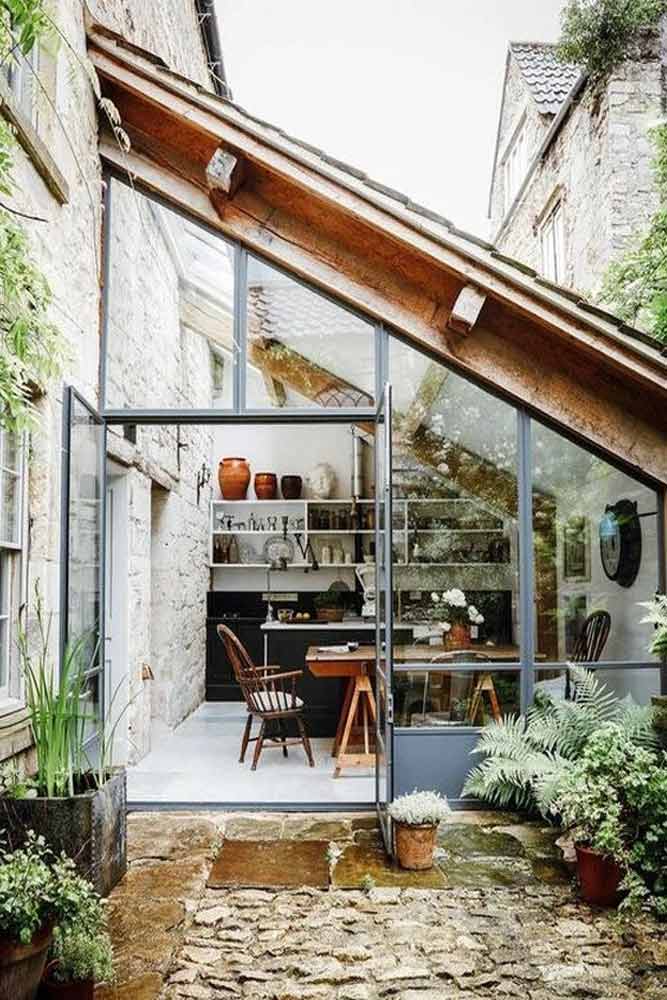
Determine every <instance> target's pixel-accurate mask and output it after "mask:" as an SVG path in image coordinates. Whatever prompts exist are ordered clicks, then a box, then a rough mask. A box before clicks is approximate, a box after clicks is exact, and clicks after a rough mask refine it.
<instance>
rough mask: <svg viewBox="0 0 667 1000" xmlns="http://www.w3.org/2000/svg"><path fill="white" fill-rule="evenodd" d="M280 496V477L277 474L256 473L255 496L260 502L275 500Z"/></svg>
mask: <svg viewBox="0 0 667 1000" xmlns="http://www.w3.org/2000/svg"><path fill="white" fill-rule="evenodd" d="M277 494H278V477H277V476H276V474H275V472H257V473H255V496H256V497H257V499H258V500H275V499H276V496H277Z"/></svg>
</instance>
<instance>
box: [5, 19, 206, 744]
mask: <svg viewBox="0 0 667 1000" xmlns="http://www.w3.org/2000/svg"><path fill="white" fill-rule="evenodd" d="M209 6H210V5H209V4H208V3H206V2H201V0H198V2H195V0H188V2H183V0H168V2H167V3H164V2H160V3H158V2H155V0H127V2H123V3H121V2H119V0H99V2H97V0H93V2H90V3H89V4H88V9H87V10H86V5H85V4H81V3H80V2H79V0H61V2H59V3H58V4H57V5H54V15H53V16H54V19H55V25H56V27H55V29H54V31H53V33H52V36H51V37H49V38H48V39H47V40H46V41H45V42H44V44H43V45H42V46H41V48H40V49H39V51H36V52H33V53H32V54H31V56H30V60H29V65H27V64H26V65H25V66H22V65H21V64H20V63H19V64H18V66H17V67H16V68H13V70H12V72H11V73H10V72H7V75H6V77H7V78H5V77H0V85H2V86H1V90H0V94H1V97H2V107H1V108H0V110H1V112H2V113H3V114H5V115H6V116H7V117H8V118H9V120H10V121H11V122H12V123H13V124H14V126H15V128H16V131H17V136H18V139H19V149H18V155H17V167H16V171H15V176H16V181H17V194H16V197H15V199H14V201H13V205H14V207H16V208H17V209H18V210H19V211H21V212H24V213H27V214H28V215H32V216H36V217H39V218H40V219H43V220H44V221H35V222H30V221H27V222H26V228H27V229H28V231H29V236H30V241H31V245H32V248H33V254H34V258H35V260H36V262H37V264H38V265H39V267H40V268H41V269H42V271H43V273H44V274H45V276H46V278H47V280H48V282H49V284H50V286H51V289H52V292H53V306H52V311H53V319H54V321H55V322H56V323H57V325H58V327H59V328H60V330H61V331H62V333H63V334H64V336H65V338H66V340H67V345H68V358H67V361H66V365H65V371H64V373H63V380H62V384H61V385H58V386H56V385H54V387H53V389H52V390H51V391H49V392H48V394H46V395H45V396H44V397H43V398H41V399H39V400H37V408H38V411H39V424H38V426H37V427H36V429H35V430H34V431H33V432H32V433H31V434H30V436H29V441H28V442H27V443H26V455H25V460H24V463H23V469H24V476H23V480H24V491H25V492H24V496H25V502H24V503H23V504H22V530H21V532H20V533H19V534H18V535H17V537H16V539H15V541H16V545H15V546H14V547H12V548H5V549H3V551H2V560H3V561H2V577H3V586H2V590H3V601H6V602H8V603H7V604H3V607H2V614H3V616H4V615H6V616H7V619H6V620H7V623H8V624H7V625H6V626H4V624H3V627H4V628H5V631H4V632H3V635H2V645H3V648H2V653H1V655H2V656H3V657H4V661H3V664H2V666H1V667H0V686H1V687H2V689H3V693H4V694H5V695H6V697H4V698H3V701H2V704H1V705H0V713H1V714H0V760H1V759H6V758H7V757H9V756H11V755H12V754H13V753H15V752H17V751H19V750H21V749H23V748H25V747H26V746H27V745H28V743H29V732H28V728H27V723H26V714H25V711H24V710H23V709H22V707H21V704H22V702H21V678H20V670H19V664H18V662H17V659H18V657H17V650H16V646H15V634H16V624H17V618H18V614H19V610H20V609H21V607H23V606H26V605H27V606H28V608H31V607H32V605H33V603H34V589H35V586H39V589H40V591H41V593H42V596H43V601H44V606H45V610H46V611H47V612H48V614H50V615H52V616H53V622H52V636H56V635H57V634H58V631H59V629H58V617H59V605H60V596H59V595H60V587H61V584H62V565H61V514H62V506H61V487H62V483H61V449H62V425H63V387H64V386H65V385H66V384H71V385H72V386H74V387H75V388H76V389H77V390H78V391H79V392H80V393H81V394H82V395H83V396H84V397H85V398H86V399H87V400H89V401H90V402H91V403H92V404H93V405H94V406H97V407H99V406H100V405H101V401H100V399H99V371H100V326H99V317H100V309H101V297H102V290H101V275H102V222H103V213H104V208H103V206H104V198H105V185H104V182H103V176H102V166H101V162H100V158H99V156H98V153H97V145H98V113H99V111H100V107H99V104H98V101H97V98H96V95H95V90H94V88H93V87H92V86H91V79H94V76H95V74H94V70H92V67H91V66H90V63H89V62H88V57H87V53H86V22H88V23H89V24H90V23H91V22H96V23H98V24H99V25H100V28H101V30H106V29H108V30H111V31H116V32H119V33H121V34H122V35H123V36H124V37H125V38H127V39H128V41H129V42H132V43H134V44H136V45H140V46H142V47H145V48H147V49H150V50H151V51H152V52H154V53H156V56H159V57H161V58H162V59H163V60H164V62H165V64H169V65H170V66H171V67H173V68H174V69H175V70H177V71H178V72H180V73H181V74H183V76H187V77H188V78H190V79H192V80H195V81H196V82H197V83H198V84H199V85H200V86H201V87H203V88H206V89H208V90H210V91H211V92H218V93H220V92H223V93H224V92H225V83H224V70H223V69H222V67H221V63H220V62H219V59H220V56H219V52H217V51H216V48H215V46H216V44H217V38H216V36H215V31H217V28H216V26H215V24H214V23H213V22H212V19H211V12H210V10H209ZM216 60H217V61H216ZM130 214H131V213H128V218H126V219H125V220H124V221H123V223H122V224H123V226H124V227H125V231H124V233H123V247H124V253H125V257H124V258H123V256H122V255H120V256H119V261H122V264H121V263H119V264H118V266H117V268H116V270H115V273H114V281H116V282H118V283H119V285H122V283H123V282H129V283H132V282H143V283H144V286H145V288H148V287H149V286H150V274H149V272H148V270H147V264H148V262H147V261H146V260H144V261H141V260H138V259H137V258H136V256H135V257H134V258H133V257H132V241H131V239H128V236H129V235H130V233H131V227H132V225H134V226H135V227H136V226H139V225H151V222H152V221H153V224H154V220H151V219H144V220H140V219H139V218H138V217H137V214H136V213H135V214H134V216H133V217H132V218H130ZM118 221H119V222H120V221H121V220H118ZM128 227H129V228H128ZM117 231H120V229H118V230H117ZM155 238H156V239H159V238H160V236H159V234H156V237H155ZM135 245H136V241H135ZM54 247H55V248H56V252H54ZM154 290H155V292H156V294H155V295H154V296H153V298H152V301H151V302H150V303H148V300H147V299H146V298H145V297H144V301H145V302H147V305H146V314H145V315H144V316H142V317H138V316H125V317H124V319H126V320H127V325H126V326H125V328H124V333H123V336H122V338H119V339H118V341H117V342H114V347H113V351H112V352H111V353H110V357H109V369H110V371H109V375H110V384H112V385H115V384H116V378H118V380H119V381H120V382H122V383H123V385H124V387H125V389H124V391H125V395H126V397H127V394H128V393H129V392H130V391H133V390H136V391H137V392H138V393H140V392H141V389H140V387H139V388H138V387H137V386H140V385H141V382H142V380H143V381H144V382H145V383H146V384H147V385H149V384H152V383H153V381H154V380H157V379H159V380H160V382H161V393H162V400H163V405H164V406H166V407H170V406H173V405H176V404H177V403H178V404H179V405H183V404H184V402H185V405H190V404H195V403H196V402H197V393H198V392H201V390H202V380H201V375H200V373H199V372H197V374H196V378H195V377H189V376H188V372H189V373H190V375H191V373H192V366H190V367H188V365H187V364H186V360H187V351H188V344H187V336H186V334H185V333H184V334H183V337H182V338H181V340H180V350H179V351H178V352H177V355H176V356H173V355H172V356H171V357H169V358H167V357H166V356H165V353H164V352H163V351H162V350H161V345H160V343H159V341H158V342H156V341H155V337H154V336H153V337H151V338H150V339H147V338H146V336H145V322H146V321H147V320H148V319H149V318H150V319H151V321H152V328H153V330H154V331H160V330H164V331H165V343H166V341H167V339H168V336H169V333H170V323H172V324H173V323H174V322H175V323H178V322H179V320H178V317H174V316H173V315H170V311H169V305H170V304H169V302H168V300H166V299H164V298H162V299H161V298H160V296H159V294H157V291H158V290H157V287H156V286H154ZM151 308H152V310H153V315H152V316H150V317H149V315H148V312H149V310H150V309H151ZM111 339H112V338H111ZM156 358H161V359H162V361H163V364H161V365H160V366H159V367H158V366H156V365H155V364H154V361H155V359H156ZM175 373H178V377H175ZM203 437H205V431H202V430H201V429H199V428H192V429H188V428H180V429H179V428H175V427H170V428H159V427H158V428H146V427H143V428H136V429H131V430H130V431H129V432H128V431H127V430H125V431H123V430H122V429H121V430H120V431H114V429H112V428H111V429H110V430H109V434H108V455H109V462H110V464H109V477H110V478H109V487H110V489H109V495H108V499H109V501H112V499H113V497H114V489H116V488H117V484H118V483H120V482H121V481H122V483H123V489H124V490H125V493H124V496H123V500H124V502H125V504H126V509H127V512H128V518H127V522H128V533H127V537H126V538H125V539H124V540H123V539H113V540H110V541H111V542H112V545H113V546H114V547H118V546H121V545H123V544H124V545H125V547H126V550H127V555H126V559H127V569H128V578H127V579H128V586H125V587H123V594H124V598H125V602H124V603H125V605H126V613H127V615H128V620H129V622H130V627H129V628H128V629H127V634H128V641H127V643H126V648H125V649H124V650H123V657H124V659H125V660H126V662H127V664H128V670H129V672H130V684H129V694H130V698H131V706H130V709H129V726H128V729H129V732H128V737H129V741H130V748H131V749H129V750H128V753H129V754H130V755H131V756H132V755H134V756H135V757H140V756H142V755H143V754H144V753H145V752H146V751H147V750H148V748H149V746H150V742H151V730H152V729H153V731H155V727H158V728H164V727H165V726H167V727H173V726H174V725H176V724H177V723H178V722H179V721H180V720H181V719H182V718H183V717H184V716H185V715H187V714H188V713H189V712H190V711H191V710H192V709H193V708H194V707H195V706H196V705H197V704H199V702H200V701H201V699H202V697H203V684H204V681H203V673H202V669H201V663H202V662H203V659H204V643H205V635H204V616H203V614H202V608H201V603H202V601H203V599H204V598H203V597H202V596H201V595H205V592H206V589H207V576H208V568H207V554H206V537H207V536H206V524H207V518H208V512H207V504H206V502H204V503H202V504H201V505H200V506H198V505H197V503H196V496H195V494H196V473H197V465H198V458H197V456H199V455H200V454H201V452H202V450H205V441H203V440H202V438H203ZM3 502H7V501H6V500H5V498H4V497H3ZM183 526H186V529H187V530H183ZM185 567H187V572H186V571H185ZM194 568H196V571H193V569H194ZM174 574H175V575H176V577H177V578H178V580H179V586H177V587H174V586H172V584H173V582H174ZM9 579H11V587H8V586H7V581H8V580H9ZM165 582H168V583H169V586H166V585H165ZM195 594H196V597H195ZM3 622H4V619H3ZM183 635H187V636H188V640H187V642H186V643H185V644H184V643H183V641H182V636H183ZM175 642H178V644H179V650H180V652H181V654H182V652H183V647H184V648H185V657H183V655H181V656H180V657H179V660H178V663H179V667H178V674H177V676H174V675H173V674H172V671H173V670H174V663H175V658H174V643H175ZM54 647H55V643H54ZM54 652H55V649H54Z"/></svg>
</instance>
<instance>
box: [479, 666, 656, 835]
mask: <svg viewBox="0 0 667 1000" xmlns="http://www.w3.org/2000/svg"><path fill="white" fill-rule="evenodd" d="M569 670H570V681H571V689H572V697H571V700H565V699H553V698H550V697H549V696H547V695H544V694H542V693H540V695H538V696H537V697H536V699H535V702H534V704H533V705H532V706H531V708H529V710H528V712H527V713H526V715H525V716H524V715H518V716H517V715H508V716H507V717H505V718H504V719H501V720H500V721H498V722H496V721H494V722H491V723H489V724H488V725H487V726H485V727H484V729H483V730H482V733H481V736H480V739H479V743H478V744H477V747H476V748H475V749H474V750H473V751H472V752H473V753H474V754H479V755H481V756H482V757H483V758H484V759H483V760H482V761H481V763H479V764H478V765H477V766H476V767H475V768H474V769H473V770H472V771H471V773H470V775H469V777H468V780H467V781H466V784H465V787H464V789H463V794H464V795H470V796H474V797H475V798H478V799H483V800H484V801H486V802H489V803H491V804H492V805H495V806H498V807H500V808H502V809H507V808H515V809H520V810H522V811H526V812H535V813H541V814H542V815H543V816H545V817H546V816H549V815H550V812H551V808H552V805H553V802H554V801H555V798H556V795H557V791H558V787H559V784H560V782H561V781H562V779H563V777H564V775H565V774H567V773H568V771H569V769H570V768H571V766H572V762H573V761H575V760H577V759H578V758H579V757H580V756H581V754H582V752H583V750H584V747H586V745H587V744H588V741H589V740H590V738H591V737H592V735H593V734H594V733H595V732H596V731H597V730H599V728H600V726H602V725H604V724H605V723H607V722H616V723H617V724H618V725H620V726H621V727H622V728H623V731H624V732H625V733H627V735H628V736H629V737H630V738H631V739H632V740H633V742H635V743H637V744H639V745H642V746H645V747H649V748H650V747H655V746H657V743H658V740H657V734H656V733H655V731H654V729H653V710H652V709H650V708H641V707H640V706H638V705H636V704H635V703H634V702H633V701H632V700H631V699H630V698H627V699H624V700H620V699H619V698H618V697H617V696H616V695H615V694H614V693H613V692H612V691H609V690H608V689H607V688H606V686H605V685H604V684H603V683H602V682H601V681H599V680H598V678H597V677H596V676H595V674H594V672H593V671H591V670H585V669H583V668H582V667H578V666H575V665H570V667H569Z"/></svg>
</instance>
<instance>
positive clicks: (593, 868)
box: [575, 844, 624, 906]
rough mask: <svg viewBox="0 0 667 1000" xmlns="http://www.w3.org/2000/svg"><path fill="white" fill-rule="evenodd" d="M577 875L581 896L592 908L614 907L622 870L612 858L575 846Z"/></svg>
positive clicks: (617, 896)
mask: <svg viewBox="0 0 667 1000" xmlns="http://www.w3.org/2000/svg"><path fill="white" fill-rule="evenodd" d="M575 851H576V852H577V875H578V877H579V885H580V886H581V895H582V897H583V898H584V899H585V900H586V902H587V903H592V904H593V905H594V906H614V905H615V904H616V903H618V899H619V886H620V884H621V882H622V880H623V874H624V873H623V869H622V868H621V866H620V865H619V864H617V862H616V861H614V859H613V858H606V857H604V855H602V854H598V853H597V851H591V850H590V848H588V847H580V846H579V844H576V845H575Z"/></svg>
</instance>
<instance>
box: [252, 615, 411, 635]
mask: <svg viewBox="0 0 667 1000" xmlns="http://www.w3.org/2000/svg"><path fill="white" fill-rule="evenodd" d="M260 628H261V630H262V632H299V631H307V630H309V629H310V630H311V631H315V630H317V629H319V630H320V631H321V630H322V629H326V630H327V631H334V632H340V631H344V630H351V631H357V630H358V629H368V630H372V631H373V632H374V631H375V622H374V621H371V620H369V619H367V618H345V619H344V620H343V621H342V622H320V621H317V620H316V619H315V618H311V619H310V620H309V621H305V622H279V621H277V620H276V621H273V622H263V624H262V625H260ZM413 628H414V625H402V624H401V623H400V622H395V623H394V629H413Z"/></svg>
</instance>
